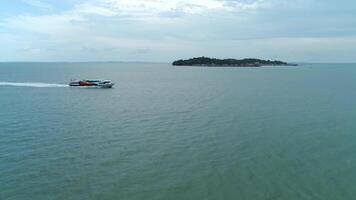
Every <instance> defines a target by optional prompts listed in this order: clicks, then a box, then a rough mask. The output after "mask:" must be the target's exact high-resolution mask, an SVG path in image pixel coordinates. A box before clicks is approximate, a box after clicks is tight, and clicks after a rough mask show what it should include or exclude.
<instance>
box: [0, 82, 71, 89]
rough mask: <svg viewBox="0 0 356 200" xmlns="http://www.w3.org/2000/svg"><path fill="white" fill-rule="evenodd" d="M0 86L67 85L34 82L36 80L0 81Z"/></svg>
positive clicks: (38, 86) (41, 86)
mask: <svg viewBox="0 0 356 200" xmlns="http://www.w3.org/2000/svg"><path fill="white" fill-rule="evenodd" d="M0 86H13V87H37V88H51V87H68V85H65V84H54V83H36V82H21V83H20V82H0Z"/></svg>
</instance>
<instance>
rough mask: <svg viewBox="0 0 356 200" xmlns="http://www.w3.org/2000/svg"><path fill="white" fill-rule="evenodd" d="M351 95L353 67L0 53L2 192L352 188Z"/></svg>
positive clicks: (12, 197) (348, 192) (210, 195)
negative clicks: (107, 83) (99, 85)
mask: <svg viewBox="0 0 356 200" xmlns="http://www.w3.org/2000/svg"><path fill="white" fill-rule="evenodd" d="M85 78H95V79H97V78H98V79H100V78H102V79H110V80H112V81H113V82H115V83H116V85H115V87H114V88H113V89H82V88H71V87H68V86H67V83H68V82H69V81H70V79H85ZM355 102H356V64H302V65H301V66H298V67H261V68H204V67H173V66H170V65H169V64H144V63H2V64H0V199H4V200H22V199H36V200H48V199H73V200H74V199H75V200H77V199H100V200H102V199H125V200H139V199H145V200H149V199H152V200H153V199H154V200H167V199H170V200H174V199H177V200H182V199H184V200H189V199H192V200H193V199H194V200H196V199H205V200H210V199H211V200H218V199H241V200H267V199H273V200H276V199H282V200H286V199H288V200H300V199H312V200H317V199H320V200H338V199H340V200H346V199H347V200H349V199H354V198H355V196H356V189H355V183H356V170H355V169H356V123H355V119H356V103H355Z"/></svg>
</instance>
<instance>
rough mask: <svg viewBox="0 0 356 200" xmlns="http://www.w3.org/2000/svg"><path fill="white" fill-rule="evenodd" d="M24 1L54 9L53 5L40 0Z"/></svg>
mask: <svg viewBox="0 0 356 200" xmlns="http://www.w3.org/2000/svg"><path fill="white" fill-rule="evenodd" d="M22 1H23V2H24V3H26V4H28V5H30V6H34V7H37V8H41V9H52V8H53V7H52V5H51V4H49V3H45V2H43V1H40V0H22Z"/></svg>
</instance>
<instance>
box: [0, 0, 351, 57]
mask: <svg viewBox="0 0 356 200" xmlns="http://www.w3.org/2000/svg"><path fill="white" fill-rule="evenodd" d="M355 24H356V1H354V0H341V1H336V0H293V1H291V0H86V1H84V0H47V1H44V0H2V1H1V4H0V44H1V45H0V61H2V62H7V61H43V62H47V61H49V62H53V61H70V62H81V61H86V62H87V61H148V62H171V61H173V60H176V59H181V58H191V57H198V56H209V57H217V58H247V57H248V58H251V57H254V58H262V59H278V60H284V61H290V62H356V26H355Z"/></svg>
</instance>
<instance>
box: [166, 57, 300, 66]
mask: <svg viewBox="0 0 356 200" xmlns="http://www.w3.org/2000/svg"><path fill="white" fill-rule="evenodd" d="M172 65H174V66H207V67H261V66H297V64H290V63H286V62H282V61H278V60H274V61H271V60H261V59H256V58H245V59H241V60H237V59H217V58H208V57H198V58H191V59H187V60H176V61H174V62H173V63H172Z"/></svg>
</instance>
